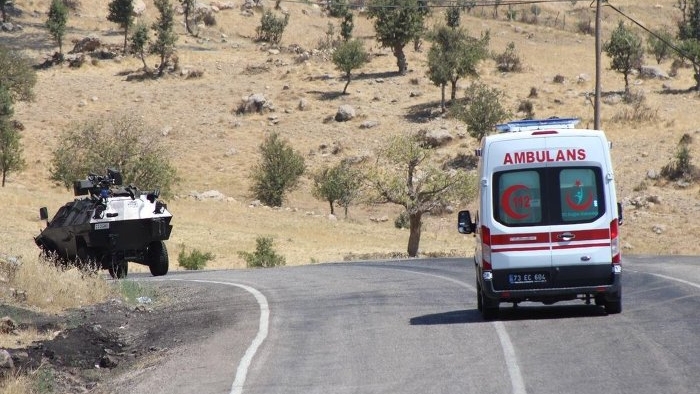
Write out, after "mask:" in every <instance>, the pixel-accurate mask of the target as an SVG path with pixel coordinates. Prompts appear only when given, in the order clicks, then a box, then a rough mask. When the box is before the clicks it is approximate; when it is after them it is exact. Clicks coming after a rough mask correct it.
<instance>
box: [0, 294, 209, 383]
mask: <svg viewBox="0 0 700 394" xmlns="http://www.w3.org/2000/svg"><path fill="white" fill-rule="evenodd" d="M153 286H154V288H155V289H156V293H157V296H155V297H154V299H150V298H148V299H146V300H144V299H142V303H136V304H131V303H127V302H124V301H121V300H116V299H115V300H110V301H108V302H106V303H103V304H99V305H93V306H89V307H85V308H81V309H78V310H72V311H69V312H67V313H65V314H62V315H44V314H37V313H34V312H29V311H25V310H21V309H17V308H11V307H7V306H0V312H3V313H5V314H10V315H11V316H13V319H14V320H15V322H16V323H17V325H18V329H19V330H27V329H30V328H34V329H36V330H37V331H39V332H46V331H49V332H53V333H55V337H54V338H53V339H50V340H43V341H40V342H35V343H33V344H31V345H29V346H27V347H23V348H16V349H7V350H8V351H9V352H10V354H11V355H12V358H13V361H14V366H15V370H16V371H19V372H20V373H33V374H34V376H35V380H37V379H38V380H41V381H42V383H41V384H42V385H43V386H44V387H50V388H51V391H52V392H60V393H85V392H91V393H114V392H117V391H115V390H117V388H115V387H110V385H109V382H110V380H112V379H113V378H116V377H117V376H119V375H121V374H123V373H125V372H127V371H129V370H131V369H134V368H138V367H140V366H144V365H148V364H151V363H154V362H156V361H157V360H159V359H160V358H162V357H165V356H167V354H168V352H169V351H171V350H172V349H174V348H176V347H177V346H179V345H181V344H183V343H186V341H187V340H188V338H191V337H192V335H191V333H192V325H193V320H192V316H191V312H192V310H193V309H197V310H199V311H200V312H201V314H207V313H208V312H207V311H208V310H207V309H206V308H204V309H200V308H194V307H193V305H194V304H193V302H195V301H193V297H191V292H192V291H193V290H191V289H188V288H186V287H183V286H177V287H175V286H173V285H171V284H168V283H157V284H154V285H153ZM199 291H200V292H201V289H199ZM148 300H151V302H148ZM174 300H177V302H174ZM143 301H145V302H143ZM211 313H212V314H214V313H216V312H211ZM201 314H199V316H198V319H199V318H201V319H203V320H199V321H216V318H215V316H211V319H210V318H209V316H202V315H201ZM37 371H38V372H37Z"/></svg>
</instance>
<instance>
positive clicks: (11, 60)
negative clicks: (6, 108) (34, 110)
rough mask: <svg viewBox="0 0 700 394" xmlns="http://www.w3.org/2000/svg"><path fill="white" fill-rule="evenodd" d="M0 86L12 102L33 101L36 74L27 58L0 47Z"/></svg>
mask: <svg viewBox="0 0 700 394" xmlns="http://www.w3.org/2000/svg"><path fill="white" fill-rule="evenodd" d="M0 70H1V71H0V86H4V87H5V89H7V90H8V91H9V93H10V97H11V99H12V100H13V102H14V101H31V100H33V99H34V85H36V72H35V71H34V69H33V68H32V65H31V62H30V60H29V59H28V58H26V57H24V56H22V55H21V54H20V53H19V52H17V51H13V50H10V49H9V48H6V47H4V46H2V45H0Z"/></svg>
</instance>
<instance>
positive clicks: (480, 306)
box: [476, 280, 484, 312]
mask: <svg viewBox="0 0 700 394" xmlns="http://www.w3.org/2000/svg"><path fill="white" fill-rule="evenodd" d="M476 309H478V310H479V312H483V311H484V302H483V300H482V299H481V285H479V281H478V280H477V281H476Z"/></svg>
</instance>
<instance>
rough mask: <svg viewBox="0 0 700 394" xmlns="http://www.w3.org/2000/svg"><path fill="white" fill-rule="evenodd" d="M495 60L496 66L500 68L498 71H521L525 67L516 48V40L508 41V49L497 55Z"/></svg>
mask: <svg viewBox="0 0 700 394" xmlns="http://www.w3.org/2000/svg"><path fill="white" fill-rule="evenodd" d="M494 60H495V61H496V67H497V68H498V71H502V72H512V71H514V72H519V71H522V69H523V64H522V61H521V60H520V56H519V55H518V52H517V51H516V50H515V43H514V42H510V43H508V46H507V47H506V50H505V51H504V52H503V53H501V54H497V55H495V56H494Z"/></svg>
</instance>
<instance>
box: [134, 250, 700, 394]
mask: <svg viewBox="0 0 700 394" xmlns="http://www.w3.org/2000/svg"><path fill="white" fill-rule="evenodd" d="M623 267H624V271H623V273H624V276H623V311H622V313H621V314H619V315H610V316H608V315H606V314H605V313H604V311H603V310H602V309H601V308H599V307H595V306H592V305H585V304H584V303H583V302H581V301H575V302H574V301H572V302H566V303H558V304H555V305H552V306H544V305H542V304H534V303H522V304H520V306H519V307H518V308H511V307H510V306H508V305H505V304H502V305H501V314H500V318H499V319H498V320H496V321H491V322H485V321H483V320H482V319H481V316H480V314H479V313H478V311H477V310H476V298H475V297H476V293H475V289H474V285H473V284H474V270H473V268H472V266H471V260H467V259H430V260H402V261H392V262H357V263H336V264H320V265H312V266H301V267H284V268H275V269H258V270H235V271H206V272H196V273H195V272H192V273H189V272H188V273H180V272H176V273H173V274H169V275H168V276H167V277H165V280H167V281H169V282H172V283H174V284H176V285H182V286H206V287H207V290H211V289H214V290H216V291H215V292H214V293H215V294H219V295H220V296H221V297H222V298H221V303H222V305H230V308H231V309H230V316H231V322H230V324H228V325H224V327H225V328H223V329H217V330H216V331H215V332H207V333H205V334H206V335H202V338H203V339H202V340H201V341H198V342H197V343H195V344H191V345H186V346H184V347H183V349H179V350H178V352H177V353H176V354H174V355H173V356H172V357H170V358H169V359H168V360H167V361H166V362H165V363H163V364H162V365H160V366H159V367H158V368H153V369H152V370H149V371H144V372H143V373H140V374H138V376H135V377H134V379H133V380H132V381H131V382H130V384H129V388H128V390H129V392H131V393H139V392H144V393H166V392H167V393H199V394H209V393H246V394H257V393H260V394H263V393H264V394H275V393H280V394H282V393H284V394H289V393H305V394H308V393H319V394H321V393H322V394H329V393H333V394H342V393H402V394H409V393H416V394H418V393H420V394H425V393H480V394H481V393H499V394H500V393H503V394H526V393H529V394H548V393H551V394H560V393H572V394H574V393H582V394H583V393H585V394H590V393H634V394H647V393H648V394H657V393H666V394H667V393H688V394H691V393H692V394H697V393H698V392H700V373H699V371H700V257H664V258H661V257H658V256H654V257H641V256H626V257H625V258H624V261H623ZM147 280H154V279H147ZM207 293H212V292H211V291H208V292H207ZM202 326H203V327H207V325H206V324H205V322H202Z"/></svg>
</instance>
